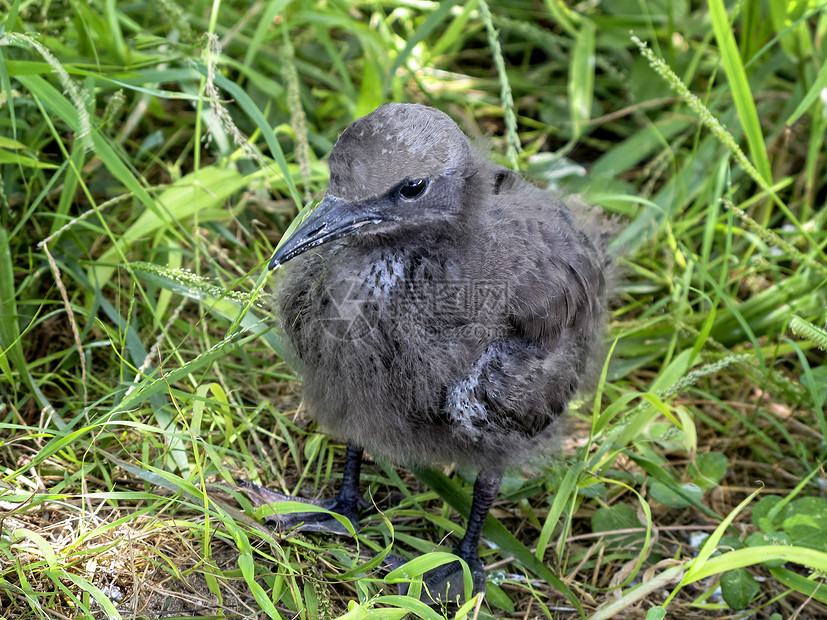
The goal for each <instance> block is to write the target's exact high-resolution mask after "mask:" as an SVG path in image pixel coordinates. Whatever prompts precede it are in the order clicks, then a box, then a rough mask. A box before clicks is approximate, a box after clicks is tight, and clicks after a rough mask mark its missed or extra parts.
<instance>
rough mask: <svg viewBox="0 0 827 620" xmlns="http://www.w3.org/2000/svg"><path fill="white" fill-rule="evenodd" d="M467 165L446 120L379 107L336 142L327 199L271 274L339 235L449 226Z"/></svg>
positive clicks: (418, 108)
mask: <svg viewBox="0 0 827 620" xmlns="http://www.w3.org/2000/svg"><path fill="white" fill-rule="evenodd" d="M473 159H474V156H473V152H472V149H471V146H470V144H469V142H468V139H467V138H466V137H465V134H463V133H462V131H461V130H460V129H459V127H457V125H456V123H454V121H452V120H451V119H450V118H449V117H448V115H446V114H444V113H443V112H440V111H439V110H436V109H434V108H429V107H426V106H422V105H418V104H404V103H389V104H386V105H383V106H382V107H381V108H378V109H376V110H374V111H373V112H371V113H370V114H368V115H367V116H365V117H363V118H360V119H359V120H357V121H356V122H354V123H353V124H352V125H350V127H348V128H347V129H345V131H344V132H343V133H342V135H341V136H340V137H339V140H338V141H337V142H336V146H334V147H333V151H332V152H331V154H330V159H329V162H330V183H329V185H328V188H327V195H326V196H325V197H324V200H322V202H321V203H320V204H319V206H318V207H317V208H316V209H315V210H314V211H313V212H312V213H311V214H310V215H309V216H308V217H307V218H306V219H305V220H304V222H302V224H301V225H300V226H299V227H298V228H297V229H296V230H295V232H294V233H293V234H292V235H291V236H290V238H289V239H287V240H286V241H285V242H284V243H282V245H281V247H279V249H278V250H277V251H276V254H275V255H274V256H273V258H272V260H271V261H270V269H276V268H277V267H279V266H280V265H283V264H284V263H286V262H287V261H289V260H290V259H292V258H295V257H296V256H298V255H299V254H302V253H303V252H306V251H307V250H309V249H311V248H314V247H317V246H319V245H321V244H323V243H327V242H329V241H335V240H336V239H341V238H342V237H349V236H353V237H355V236H360V237H364V236H369V235H373V236H376V235H388V234H394V233H397V234H405V233H406V232H409V231H411V230H413V229H414V227H418V226H423V225H424V226H428V225H438V224H440V223H442V224H446V223H449V222H450V221H451V220H453V219H456V218H457V215H458V214H459V213H460V211H461V210H462V206H463V198H464V193H465V192H464V186H465V181H466V179H467V178H468V177H469V176H470V174H471V170H472V167H473V166H472V163H473Z"/></svg>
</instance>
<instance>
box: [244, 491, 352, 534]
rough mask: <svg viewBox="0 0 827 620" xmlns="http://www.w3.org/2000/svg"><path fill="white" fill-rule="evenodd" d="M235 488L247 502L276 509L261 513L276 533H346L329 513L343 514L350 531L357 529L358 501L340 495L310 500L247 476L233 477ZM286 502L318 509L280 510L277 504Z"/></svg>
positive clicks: (341, 525)
mask: <svg viewBox="0 0 827 620" xmlns="http://www.w3.org/2000/svg"><path fill="white" fill-rule="evenodd" d="M236 482H237V483H238V486H239V488H240V489H241V490H242V491H244V493H245V494H246V495H247V497H249V498H250V502H251V503H252V504H253V506H255V507H256V508H258V507H260V506H271V507H274V508H275V509H276V511H275V512H274V513H273V514H270V515H268V516H266V517H264V524H265V525H267V526H269V527H271V528H273V529H274V530H276V531H278V532H279V533H283V532H287V531H288V530H292V531H301V532H322V533H325V534H340V535H347V534H350V533H351V532H350V531H349V530H348V528H347V526H346V525H345V524H344V523H343V522H342V520H341V519H339V518H337V517H336V516H335V515H333V514H331V513H335V514H336V515H341V516H343V517H346V518H347V519H348V520H349V521H350V523H351V524H352V526H353V530H354V531H359V514H358V504H357V505H354V503H353V502H350V501H344V500H343V499H342V498H336V499H327V500H314V499H306V498H304V497H296V496H293V495H286V494H284V493H279V492H278V491H273V490H272V489H268V488H267V487H263V486H261V485H258V484H254V483H252V482H249V481H248V480H237V481H236ZM286 502H297V503H300V504H304V505H306V506H314V507H316V508H321V509H322V510H308V511H303V510H298V511H292V510H291V511H289V512H282V511H281V510H279V509H278V508H277V507H278V506H279V505H280V504H285V503H286Z"/></svg>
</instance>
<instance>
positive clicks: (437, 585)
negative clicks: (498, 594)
mask: <svg viewBox="0 0 827 620" xmlns="http://www.w3.org/2000/svg"><path fill="white" fill-rule="evenodd" d="M457 555H458V554H457ZM460 557H461V556H460ZM462 559H463V560H465V562H466V564H468V568H469V569H470V571H471V578H472V581H473V585H472V588H471V596H475V595H477V594H479V593H480V592H485V584H486V581H485V568H483V565H482V562H481V561H480V559H479V558H478V557H472V558H462ZM385 564H386V565H387V566H389V567H390V568H391V569H397V568H400V567H402V566H403V565H404V564H405V560H403V559H402V558H399V557H397V556H387V557H386V558H385ZM409 590H410V584H409V583H400V584H399V585H398V592H399V594H400V595H402V596H405V595H407V594H408V591H409ZM419 600H421V601H422V602H423V603H425V604H427V605H438V606H443V605H457V606H461V605H464V604H465V601H466V598H465V579H464V571H463V567H462V563H461V562H460V561H459V560H454V561H453V562H447V563H446V564H442V565H441V566H437V567H436V568H432V569H431V570H429V571H426V572H425V573H424V574H423V575H422V589H421V590H420V595H419Z"/></svg>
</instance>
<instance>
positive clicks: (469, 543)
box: [454, 472, 503, 594]
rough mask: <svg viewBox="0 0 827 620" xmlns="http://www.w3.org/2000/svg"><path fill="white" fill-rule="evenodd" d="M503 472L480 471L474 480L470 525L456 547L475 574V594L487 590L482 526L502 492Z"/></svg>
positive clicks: (457, 552)
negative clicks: (482, 559) (481, 555)
mask: <svg viewBox="0 0 827 620" xmlns="http://www.w3.org/2000/svg"><path fill="white" fill-rule="evenodd" d="M502 479H503V476H502V473H501V472H496V473H491V472H480V473H479V475H478V476H477V480H476V481H475V482H474V495H473V499H472V501H471V514H470V515H469V516H468V527H466V528H465V536H463V538H462V540H461V541H460V543H459V545H457V547H456V549H454V553H456V554H457V555H458V556H459V557H461V558H462V559H463V560H465V561H466V562H467V563H468V567H469V568H470V569H471V574H472V575H473V576H474V594H477V593H478V592H483V591H484V590H485V570H484V569H483V567H482V562H480V555H479V547H480V536H482V527H483V526H484V525H485V519H486V518H487V517H488V511H489V510H491V504H493V503H494V499H495V498H496V497H497V493H499V492H500V484H501V483H502Z"/></svg>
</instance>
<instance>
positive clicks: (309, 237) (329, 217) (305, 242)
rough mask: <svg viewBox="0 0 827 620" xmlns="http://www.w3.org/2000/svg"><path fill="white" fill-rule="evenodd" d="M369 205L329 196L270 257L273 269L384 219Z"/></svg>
mask: <svg viewBox="0 0 827 620" xmlns="http://www.w3.org/2000/svg"><path fill="white" fill-rule="evenodd" d="M364 206H365V205H359V206H357V205H355V204H354V203H352V202H349V201H347V200H344V199H342V198H336V197H335V196H330V195H327V196H325V197H324V200H322V202H321V204H319V206H318V207H316V209H315V210H314V211H313V212H312V213H311V214H310V215H309V216H307V219H306V220H304V221H303V222H302V223H301V225H300V226H299V227H298V228H297V229H296V230H294V231H293V234H292V235H290V238H289V239H287V240H286V241H285V242H284V243H282V244H281V247H279V248H278V250H276V253H275V255H274V256H273V258H272V259H270V269H278V268H279V267H281V266H282V265H283V264H284V263H286V262H287V261H289V260H291V259H293V258H295V257H296V256H298V255H299V254H302V253H304V252H307V250H310V249H312V248H315V247H316V246H318V245H322V244H323V243H327V242H328V241H335V240H336V239H341V238H342V237H346V236H348V235H352V234H354V233H355V232H356V231H358V230H359V229H361V228H362V227H363V226H371V225H376V224H379V223H381V222H382V221H383V218H382V216H381V215H379V214H378V213H377V212H376V211H374V210H373V209H365V208H364Z"/></svg>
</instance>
